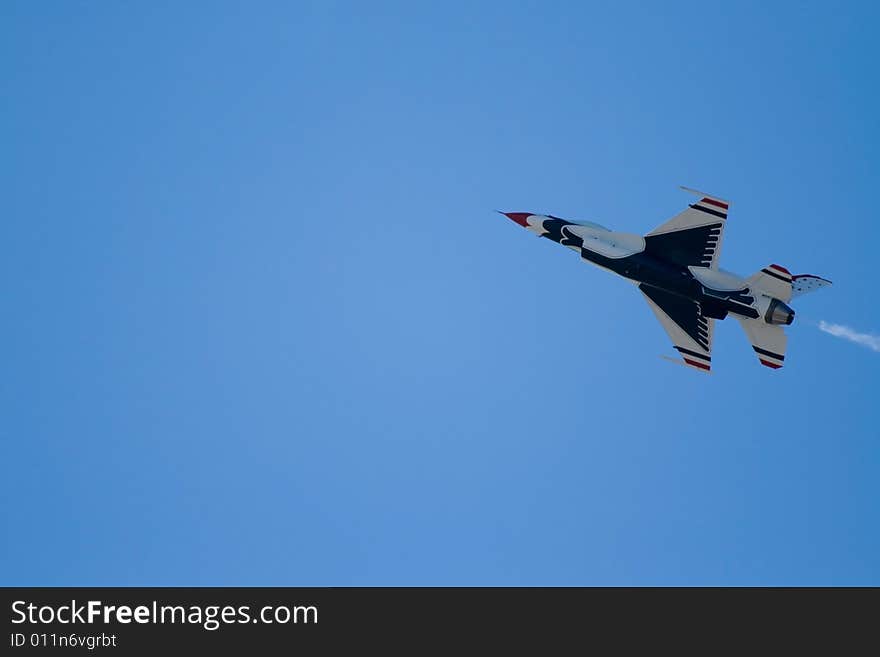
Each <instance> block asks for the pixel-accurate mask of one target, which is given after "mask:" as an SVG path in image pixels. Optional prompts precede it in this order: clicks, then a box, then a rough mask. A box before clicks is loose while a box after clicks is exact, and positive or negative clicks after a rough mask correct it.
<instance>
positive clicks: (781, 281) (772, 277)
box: [749, 265, 792, 302]
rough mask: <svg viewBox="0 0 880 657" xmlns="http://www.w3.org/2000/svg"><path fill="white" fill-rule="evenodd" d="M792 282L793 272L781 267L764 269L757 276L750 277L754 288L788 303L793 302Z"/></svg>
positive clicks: (775, 266) (771, 266)
mask: <svg viewBox="0 0 880 657" xmlns="http://www.w3.org/2000/svg"><path fill="white" fill-rule="evenodd" d="M791 281H792V277H791V272H790V271H788V270H787V269H786V268H785V267H780V266H779V265H770V266H768V267H764V269H762V270H761V271H759V272H758V273H757V274H752V275H751V276H749V283H751V284H752V286H753V287H756V288H758V289H759V290H761V291H763V292H766V293H767V294H769V295H770V296H771V297H776V298H777V299H781V300H782V301H786V302H787V301H790V300H791V293H792V288H791Z"/></svg>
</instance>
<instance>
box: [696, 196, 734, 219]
mask: <svg viewBox="0 0 880 657" xmlns="http://www.w3.org/2000/svg"><path fill="white" fill-rule="evenodd" d="M694 205H695V206H696V207H697V208H699V209H701V210H710V211H712V212H718V213H720V214H723V215H724V216H725V217H727V208H728V207H729V206H728V205H727V203H725V202H724V201H719V200H718V199H714V198H709V197H708V196H704V197H703V198H701V199H700V200H699V201H697V202H696V203H695V204H694Z"/></svg>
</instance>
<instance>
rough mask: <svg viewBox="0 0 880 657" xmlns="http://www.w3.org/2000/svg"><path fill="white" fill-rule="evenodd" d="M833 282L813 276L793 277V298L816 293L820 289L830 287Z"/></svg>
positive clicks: (800, 275)
mask: <svg viewBox="0 0 880 657" xmlns="http://www.w3.org/2000/svg"><path fill="white" fill-rule="evenodd" d="M829 285H831V281H828V280H825V279H824V278H820V277H818V276H813V275H812V274H798V275H797V276H792V277H791V296H792V298H794V297H799V296H801V295H802V294H806V293H807V292H814V291H816V290H818V289H820V288H823V287H828V286H829Z"/></svg>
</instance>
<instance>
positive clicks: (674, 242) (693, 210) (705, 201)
mask: <svg viewBox="0 0 880 657" xmlns="http://www.w3.org/2000/svg"><path fill="white" fill-rule="evenodd" d="M682 189H683V190H685V191H687V192H690V193H691V194H695V195H696V196H699V197H700V200H699V201H697V202H696V203H691V204H690V205H689V206H688V207H687V209H686V210H685V211H683V212H679V213H678V214H677V215H675V216H674V217H673V218H672V219H670V220H669V221H667V222H666V223H664V224H661V225H660V226H657V228H655V229H654V230H652V231H651V232H650V233H648V234H647V235H645V251H646V252H648V253H655V254H657V255H658V256H661V257H663V258H664V259H665V260H669V261H672V262H675V263H676V264H679V265H682V266H684V267H689V266H694V267H709V268H711V269H718V257H719V254H720V253H721V236H722V235H723V234H724V224H725V222H726V221H727V209H728V208H729V207H730V204H729V203H728V202H727V201H725V200H723V199H720V198H718V197H717V196H711V195H709V194H704V193H703V192H698V191H696V190H695V189H689V188H687V187H682Z"/></svg>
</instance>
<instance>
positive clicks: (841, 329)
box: [819, 320, 880, 351]
mask: <svg viewBox="0 0 880 657" xmlns="http://www.w3.org/2000/svg"><path fill="white" fill-rule="evenodd" d="M819 330H820V331H825V333H830V334H831V335H833V336H835V337H837V338H843V339H844V340H849V341H850V342H855V343H856V344H860V345H862V346H863V347H867V348H868V349H871V350H872V351H880V335H873V334H871V333H859V332H858V331H856V330H854V329H851V328H850V327H849V326H844V325H843V324H831V323H829V322H826V321H824V320H820V321H819Z"/></svg>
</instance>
